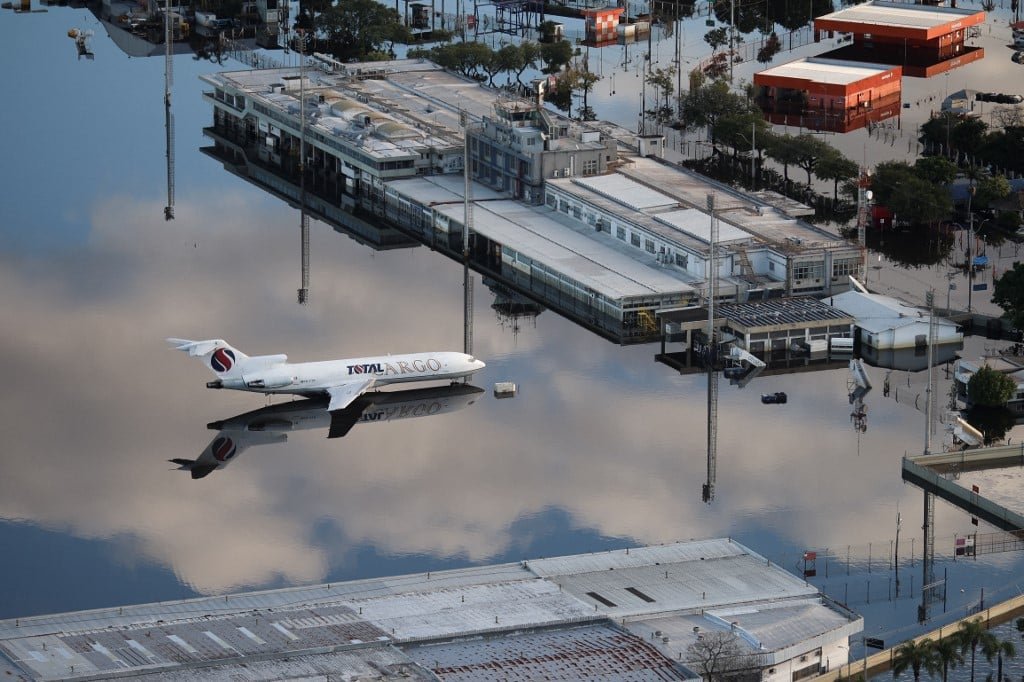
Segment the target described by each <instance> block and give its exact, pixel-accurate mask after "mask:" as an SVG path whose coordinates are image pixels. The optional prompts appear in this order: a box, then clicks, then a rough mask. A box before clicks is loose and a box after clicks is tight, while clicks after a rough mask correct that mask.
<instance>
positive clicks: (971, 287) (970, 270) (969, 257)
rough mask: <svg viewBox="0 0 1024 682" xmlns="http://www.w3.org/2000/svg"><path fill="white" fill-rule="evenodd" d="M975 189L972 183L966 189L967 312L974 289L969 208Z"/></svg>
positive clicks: (972, 234)
mask: <svg viewBox="0 0 1024 682" xmlns="http://www.w3.org/2000/svg"><path fill="white" fill-rule="evenodd" d="M977 191H978V190H977V188H976V187H975V186H974V185H971V186H970V188H968V190H967V221H968V223H967V224H968V225H969V227H968V233H967V312H971V293H972V292H973V291H974V254H972V253H971V249H972V248H973V247H974V211H972V210H971V201H972V200H973V199H974V195H975V193H976V192H977Z"/></svg>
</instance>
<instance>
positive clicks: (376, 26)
mask: <svg viewBox="0 0 1024 682" xmlns="http://www.w3.org/2000/svg"><path fill="white" fill-rule="evenodd" d="M314 23H315V25H316V28H317V30H318V31H319V32H320V33H321V34H323V36H324V37H325V38H326V41H327V49H328V51H329V52H330V53H331V54H332V55H333V56H334V57H335V58H336V59H340V60H342V61H345V60H348V59H364V58H365V57H366V56H367V55H369V54H370V53H371V52H386V51H388V50H390V47H391V45H393V44H394V43H396V42H405V43H407V42H410V41H411V40H412V34H411V32H410V31H409V29H408V28H407V27H406V26H405V25H403V24H402V21H401V18H400V17H399V16H398V12H396V11H395V10H394V8H391V7H385V6H384V5H381V4H380V3H379V2H376V0H346V2H344V3H339V4H337V5H333V6H331V7H329V8H327V9H325V10H324V11H323V12H322V13H321V14H320V15H319V16H317V17H316V18H315V20H314ZM385 46H387V48H388V50H385V49H384V48H385Z"/></svg>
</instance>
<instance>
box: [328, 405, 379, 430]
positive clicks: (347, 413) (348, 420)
mask: <svg viewBox="0 0 1024 682" xmlns="http://www.w3.org/2000/svg"><path fill="white" fill-rule="evenodd" d="M371 404H372V403H371V401H369V400H367V399H366V398H356V399H355V400H354V401H353V402H352V403H351V404H350V405H349V406H348V407H346V408H344V409H342V410H335V411H334V412H330V413H329V414H330V415H331V428H330V430H329V431H328V432H327V437H328V438H341V437H342V436H344V435H345V434H347V433H348V432H349V431H350V430H351V429H352V427H353V426H355V425H356V422H358V421H359V418H360V417H362V416H363V412H364V411H365V410H366V408H367V407H369V406H370V405H371Z"/></svg>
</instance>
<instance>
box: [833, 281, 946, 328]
mask: <svg viewBox="0 0 1024 682" xmlns="http://www.w3.org/2000/svg"><path fill="white" fill-rule="evenodd" d="M826 300H827V301H828V303H829V305H831V306H832V307H834V308H838V309H839V310H842V311H843V312H844V313H846V314H847V315H849V316H850V317H852V318H854V320H855V321H856V325H857V326H858V327H860V328H861V329H864V330H865V331H868V332H872V333H875V334H877V333H880V332H884V331H888V330H890V329H896V328H898V327H906V326H908V325H913V324H920V325H924V326H925V327H927V326H928V312H927V311H926V310H923V309H921V308H917V307H915V306H912V305H909V304H907V303H904V302H903V301H899V300H897V299H895V298H892V297H891V296H883V295H882V294H865V293H861V292H860V291H846V292H844V293H841V294H837V295H835V296H830V297H829V298H828V299H826ZM937 324H938V326H939V327H945V328H955V327H956V325H955V324H953V323H952V322H950V321H949V320H945V319H942V318H938V319H937Z"/></svg>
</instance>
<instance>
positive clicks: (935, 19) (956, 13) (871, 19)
mask: <svg viewBox="0 0 1024 682" xmlns="http://www.w3.org/2000/svg"><path fill="white" fill-rule="evenodd" d="M977 13H978V10H973V9H962V8H954V7H934V6H931V5H916V4H905V3H893V2H865V3H864V4H861V5H853V6H851V7H846V8H844V9H841V10H839V11H838V12H832V13H831V14H826V15H824V16H821V17H818V18H817V19H816V20H815V21H822V20H830V19H831V20H834V21H850V22H857V23H863V24H868V25H883V26H898V27H901V28H918V29H929V28H935V27H936V26H941V25H943V24H946V23H949V22H951V21H956V20H957V19H963V18H964V17H969V16H972V15H974V14H977Z"/></svg>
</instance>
